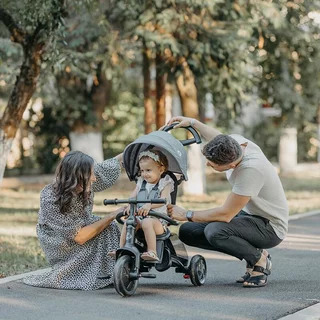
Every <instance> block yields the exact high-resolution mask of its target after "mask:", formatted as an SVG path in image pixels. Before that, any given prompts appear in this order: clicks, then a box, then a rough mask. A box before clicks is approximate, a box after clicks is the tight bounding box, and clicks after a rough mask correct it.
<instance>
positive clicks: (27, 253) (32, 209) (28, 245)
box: [0, 175, 320, 278]
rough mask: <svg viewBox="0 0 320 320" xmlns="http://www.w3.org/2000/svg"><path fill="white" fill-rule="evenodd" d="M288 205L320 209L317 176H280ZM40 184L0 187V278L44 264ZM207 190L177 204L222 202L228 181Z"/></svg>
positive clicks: (216, 181) (118, 191)
mask: <svg viewBox="0 0 320 320" xmlns="http://www.w3.org/2000/svg"><path fill="white" fill-rule="evenodd" d="M281 180H282V183H283V186H284V189H285V192H286V195H287V199H288V202H289V207H290V214H295V213H303V212H307V211H311V210H320V179H319V178H311V177H310V178H308V177H281ZM133 186H134V184H133V183H128V182H127V179H126V178H125V177H124V178H123V179H121V180H120V182H118V183H117V184H116V185H115V186H113V187H112V188H111V189H109V190H107V191H105V192H102V193H98V194H97V195H96V198H95V208H94V211H95V213H97V214H98V215H103V214H104V213H105V212H107V211H111V210H112V209H114V208H115V207H112V206H111V207H105V206H104V205H103V204H102V201H103V199H105V198H109V199H111V198H118V199H121V198H127V197H128V196H129V194H130V191H131V190H132V188H133ZM41 188H42V185H41V184H40V185H25V186H20V187H19V188H15V189H0V278H1V277H6V276H10V275H14V274H19V273H23V272H27V271H31V270H36V269H39V268H43V267H46V266H47V264H46V261H45V258H44V255H43V253H42V251H41V248H40V246H39V243H38V241H37V237H36V232H35V226H36V223H37V212H38V208H39V191H40V189H41ZM207 189H208V194H207V195H203V196H179V197H178V201H177V204H179V205H181V206H183V207H185V208H190V209H200V208H210V207H214V206H217V205H221V204H222V203H223V201H224V199H225V198H226V196H227V195H228V193H229V192H230V186H229V183H228V182H227V181H226V180H224V179H222V176H220V175H210V176H208V179H207Z"/></svg>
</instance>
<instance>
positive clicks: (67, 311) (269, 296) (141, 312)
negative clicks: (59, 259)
mask: <svg viewBox="0 0 320 320" xmlns="http://www.w3.org/2000/svg"><path fill="white" fill-rule="evenodd" d="M319 226H320V214H318V215H313V216H310V217H306V218H303V219H298V220H292V221H290V228H289V234H288V237H287V238H286V240H285V241H284V242H283V243H282V244H281V245H280V246H278V247H277V248H274V249H271V250H270V252H271V254H272V261H273V269H272V274H271V276H270V277H269V284H268V285H267V286H266V287H265V288H260V289H258V288H255V289H245V288H242V286H241V285H239V284H236V283H235V282H234V280H235V279H236V278H237V277H238V276H240V275H241V274H242V273H243V269H244V262H240V261H238V260H236V259H234V258H232V257H230V256H227V255H223V254H218V253H214V252H209V251H200V250H199V251H198V250H195V249H194V248H190V247H189V248H188V251H189V254H190V255H193V254H195V253H198V252H201V254H203V255H204V256H205V258H206V260H207V264H208V272H209V274H208V278H207V282H206V284H205V285H204V286H202V287H194V286H192V285H191V283H190V281H189V280H186V279H183V278H182V276H181V274H175V273H174V270H168V271H166V272H163V273H157V278H156V279H141V281H140V284H139V287H138V289H137V292H136V294H135V295H134V296H132V297H130V298H122V297H120V296H119V295H118V294H117V293H116V291H115V290H114V289H113V288H107V289H103V290H97V291H89V292H85V291H63V290H52V289H44V288H33V287H29V286H26V285H24V284H23V283H22V282H21V280H15V281H11V282H4V280H5V279H2V280H1V281H0V320H20V319H21V320H29V319H30V320H38V319H39V320H40V319H41V320H43V319H45V320H65V319H77V320H82V319H89V320H101V319H103V320H106V319H114V320H117V319H119V320H120V319H121V320H122V319H130V320H143V319H150V318H152V319H154V320H158V319H159V320H160V319H161V320H164V319H175V320H176V319H190V320H194V319H214V320H264V319H266V320H274V319H282V318H283V317H284V318H283V320H319V319H320V304H319V302H320V276H319V265H320V227H319ZM307 307H309V308H307ZM305 308H307V309H305ZM302 309H304V310H303V311H302V313H301V312H297V311H299V310H302Z"/></svg>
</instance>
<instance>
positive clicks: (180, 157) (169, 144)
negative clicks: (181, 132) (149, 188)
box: [123, 131, 188, 181]
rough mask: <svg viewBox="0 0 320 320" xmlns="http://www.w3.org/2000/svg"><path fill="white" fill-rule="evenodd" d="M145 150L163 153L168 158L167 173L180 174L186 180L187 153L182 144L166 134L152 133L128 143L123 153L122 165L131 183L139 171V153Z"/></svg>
mask: <svg viewBox="0 0 320 320" xmlns="http://www.w3.org/2000/svg"><path fill="white" fill-rule="evenodd" d="M146 149H154V150H160V151H161V152H163V153H164V154H165V155H166V156H167V158H168V162H169V168H168V171H171V172H173V173H178V174H182V177H183V179H184V180H188V176H187V153H186V150H185V148H184V146H183V145H182V143H181V142H180V141H179V140H177V139H176V138H174V137H173V136H172V135H171V134H170V133H168V132H165V131H154V132H151V133H149V134H147V135H144V136H141V137H139V138H138V139H136V140H135V141H134V142H132V143H130V144H129V145H128V146H127V147H126V148H125V150H124V152H123V165H124V168H125V169H126V172H127V175H128V177H129V179H130V180H131V181H133V180H135V179H136V177H137V174H138V171H139V168H138V161H139V159H138V156H139V153H140V152H142V151H144V150H146Z"/></svg>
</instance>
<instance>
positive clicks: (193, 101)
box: [176, 61, 206, 195]
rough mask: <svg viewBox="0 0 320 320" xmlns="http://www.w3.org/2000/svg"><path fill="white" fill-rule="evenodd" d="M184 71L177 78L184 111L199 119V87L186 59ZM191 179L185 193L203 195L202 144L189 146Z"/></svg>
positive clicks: (204, 184)
mask: <svg viewBox="0 0 320 320" xmlns="http://www.w3.org/2000/svg"><path fill="white" fill-rule="evenodd" d="M182 68H183V73H182V74H181V75H180V76H178V78H177V80H176V84H177V89H178V92H179V96H180V100H181V108H182V113H183V115H184V116H185V117H191V118H195V119H199V106H198V97H197V88H196V85H195V80H194V76H193V73H192V71H191V69H190V68H189V66H188V64H187V62H186V61H183V62H182ZM187 154H188V175H189V180H188V181H187V182H186V183H184V184H183V192H184V194H198V195H202V194H204V193H205V191H206V180H205V161H204V157H203V156H202V153H201V148H200V145H198V144H193V145H190V146H188V151H187Z"/></svg>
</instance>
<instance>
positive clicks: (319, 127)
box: [317, 105, 320, 163]
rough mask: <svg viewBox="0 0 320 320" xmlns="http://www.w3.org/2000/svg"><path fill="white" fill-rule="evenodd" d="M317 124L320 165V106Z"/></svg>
mask: <svg viewBox="0 0 320 320" xmlns="http://www.w3.org/2000/svg"><path fill="white" fill-rule="evenodd" d="M317 124H318V128H317V129H318V130H317V131H318V156H317V161H318V162H319V163H320V105H319V106H318V114H317Z"/></svg>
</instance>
